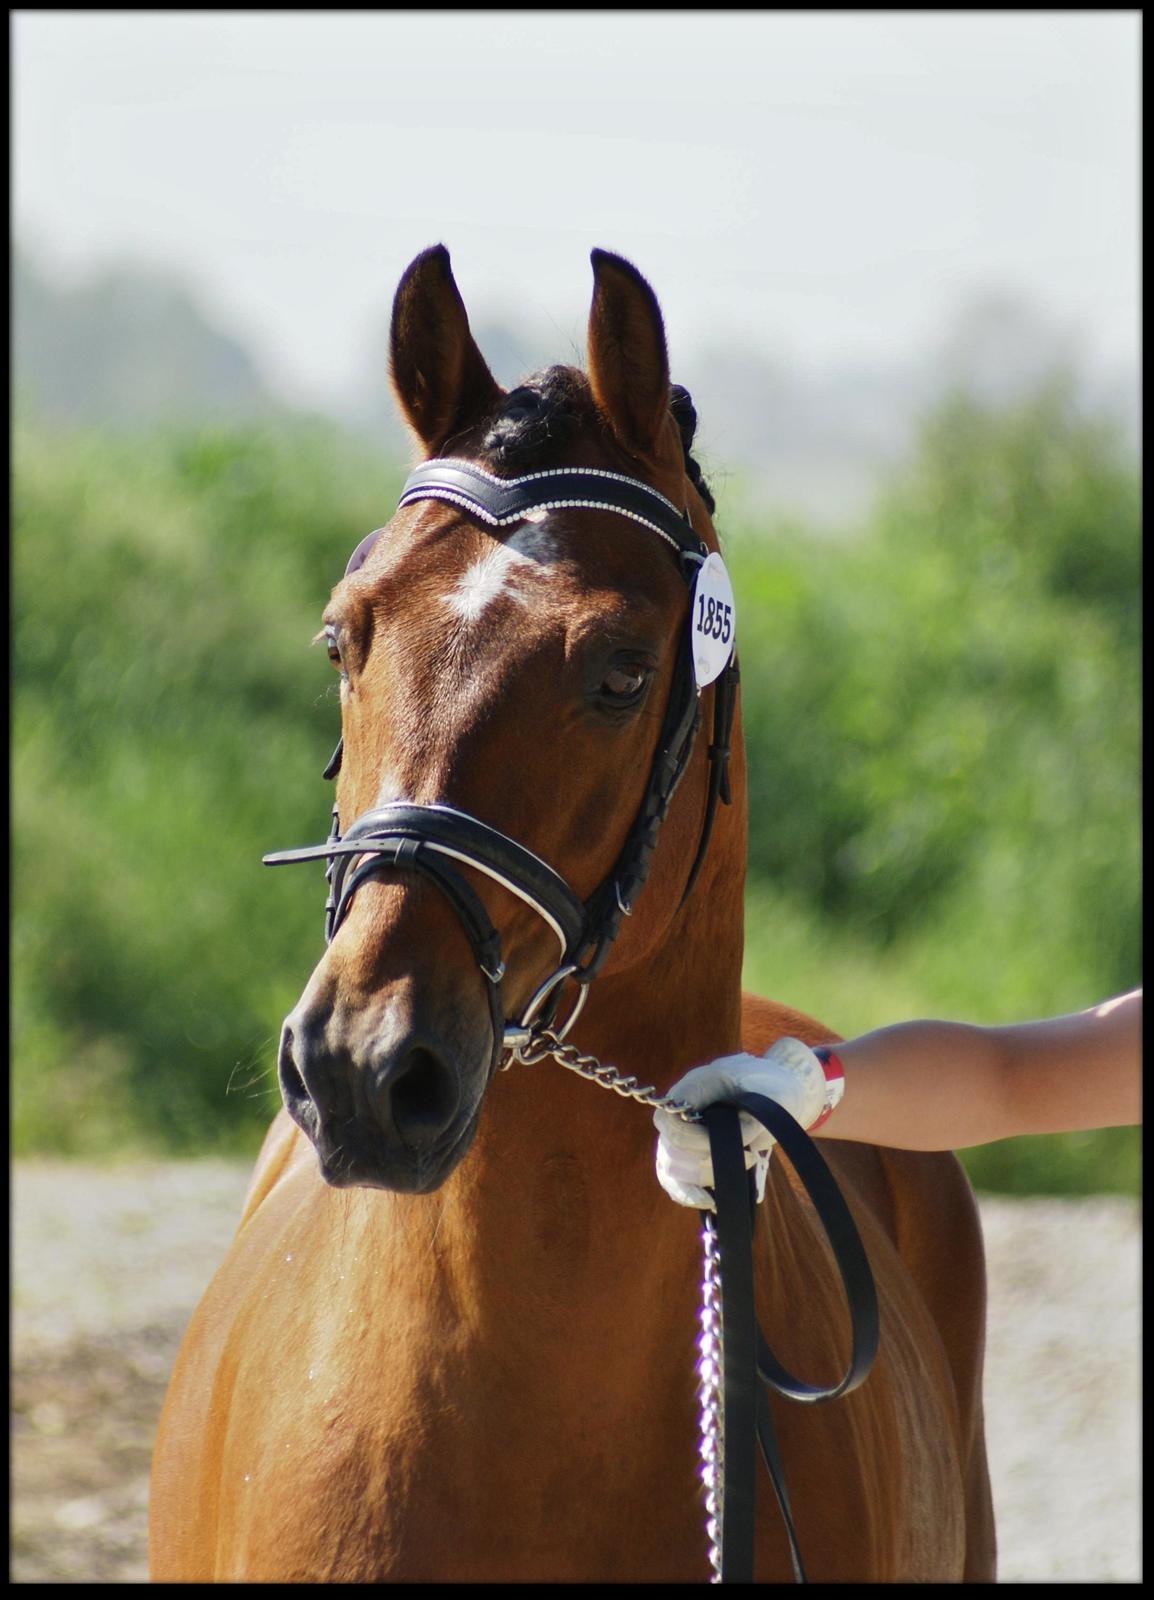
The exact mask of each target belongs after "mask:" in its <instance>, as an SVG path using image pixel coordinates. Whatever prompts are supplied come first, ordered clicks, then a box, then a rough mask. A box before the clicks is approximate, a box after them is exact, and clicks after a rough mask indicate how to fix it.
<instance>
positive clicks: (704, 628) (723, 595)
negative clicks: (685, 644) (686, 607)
mask: <svg viewBox="0 0 1154 1600" xmlns="http://www.w3.org/2000/svg"><path fill="white" fill-rule="evenodd" d="M734 626H735V624H734V616H733V585H732V584H731V583H730V581H729V573H728V572H726V570H725V562H724V561H723V560H722V559H721V556H720V555H719V554H718V553H717V551H716V550H714V551H713V553H712V554H711V555H709V556H707V557H706V559H705V561H703V562H702V564H701V567H700V569H699V571H698V574H697V581H696V583H695V584H694V585H693V601H692V609H691V610H690V613H689V633H690V643H691V645H692V647H693V676H694V679H695V681H696V683H697V687H698V688H699V689H704V688H705V685H706V684H707V683H712V682H713V680H714V678H717V677H720V675H721V674H722V673H723V672H724V671H725V668H726V666H727V665H728V663H729V658H730V656H731V655H732V654H733V645H734Z"/></svg>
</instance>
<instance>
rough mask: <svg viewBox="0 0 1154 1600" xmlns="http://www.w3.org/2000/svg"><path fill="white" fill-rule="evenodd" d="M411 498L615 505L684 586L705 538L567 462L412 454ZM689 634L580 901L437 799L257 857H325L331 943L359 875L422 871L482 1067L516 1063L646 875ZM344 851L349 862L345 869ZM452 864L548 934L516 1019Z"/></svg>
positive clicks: (619, 484)
mask: <svg viewBox="0 0 1154 1600" xmlns="http://www.w3.org/2000/svg"><path fill="white" fill-rule="evenodd" d="M418 500H444V501H448V502H449V503H451V504H453V505H457V506H460V507H461V508H462V509H464V510H466V511H468V512H470V513H471V514H472V515H474V516H476V517H479V518H480V519H481V521H482V522H485V523H487V524H488V525H489V526H490V527H493V528H501V527H506V526H508V525H510V524H512V523H515V522H521V521H523V520H524V519H525V518H526V517H527V516H528V515H529V514H530V513H531V512H539V511H555V510H562V509H569V508H584V509H591V510H604V511H615V512H618V513H619V514H620V515H621V516H625V517H629V518H630V519H631V520H633V521H634V522H639V523H641V524H642V525H643V526H645V527H647V528H649V529H651V530H652V531H653V532H654V533H656V534H657V535H658V536H659V537H660V538H662V539H663V540H664V541H665V542H666V543H667V544H668V545H670V546H671V547H672V549H673V551H674V553H675V555H676V557H677V560H678V566H679V570H680V571H681V574H682V576H683V577H684V579H685V582H686V586H687V588H689V589H693V587H694V585H695V584H696V582H697V575H698V572H699V570H700V569H701V568H702V566H703V564H704V563H705V562H706V561H707V559H708V557H709V549H708V546H707V545H706V544H705V542H704V541H703V540H702V539H699V538H698V536H697V534H696V533H695V532H694V530H693V525H692V523H691V522H690V520H689V513H688V511H686V512H681V511H678V509H677V507H676V506H675V505H674V504H673V502H672V501H671V500H668V499H667V498H666V497H665V495H663V494H661V493H660V492H659V491H658V490H656V489H653V488H651V487H650V486H649V485H648V484H647V483H643V482H642V481H641V480H640V479H639V478H629V477H626V476H625V475H624V474H622V473H619V472H610V471H607V470H603V469H601V468H597V467H566V468H558V469H554V470H549V471H543V472H531V473H527V474H526V475H525V476H523V477H519V478H499V477H496V476H495V475H494V474H493V473H491V472H487V471H485V469H484V468H483V467H479V466H477V464H476V463H475V462H472V461H464V460H457V459H455V458H443V459H440V458H439V459H435V460H432V461H426V462H424V463H423V464H422V465H421V466H419V467H417V469H416V470H415V471H414V472H412V473H410V475H409V477H408V479H407V480H406V482H405V486H404V488H403V489H402V491H401V497H400V502H399V504H400V505H401V506H407V505H412V504H413V503H414V502H415V501H418ZM383 531H384V530H383V529H380V528H378V529H377V530H376V531H375V532H374V533H371V534H369V536H368V537H367V538H366V539H363V540H362V541H361V543H360V544H359V545H358V546H357V548H356V550H354V552H353V554H352V557H351V558H350V560H349V564H348V566H347V568H346V569H345V576H346V577H347V576H348V575H349V573H351V572H355V571H356V570H357V569H358V568H359V567H360V566H361V565H362V564H363V563H364V560H365V558H366V557H367V555H368V553H369V551H370V550H371V549H372V547H373V545H374V544H375V542H376V540H377V539H378V538H379V537H380V535H381V533H383ZM691 632H692V617H691V619H690V626H688V627H686V628H685V629H683V630H682V636H681V642H680V645H679V649H678V657H677V663H676V666H675V669H674V674H673V684H672V688H671V690H670V695H669V701H668V704H667V706H666V710H665V717H664V720H663V723H662V727H661V735H660V737H659V739H658V742H657V752H656V755H655V758H654V762H653V767H652V769H651V771H650V775H649V782H648V784H647V785H646V789H645V793H644V795H643V797H642V801H641V806H640V808H639V810H638V813H637V816H636V818H635V820H634V822H633V826H632V827H631V828H630V830H629V833H628V834H627V836H626V838H625V841H624V843H623V845H622V847H621V850H620V852H619V854H618V857H617V860H616V862H615V864H614V866H613V868H612V870H611V871H610V873H609V875H608V876H607V877H606V879H605V880H604V882H603V883H602V884H601V885H600V886H599V887H598V888H597V889H595V890H594V891H593V893H592V895H590V897H589V899H588V900H586V901H584V902H582V901H581V900H579V899H578V897H577V895H576V894H574V892H573V890H572V889H571V888H570V887H569V885H568V883H566V881H565V879H564V878H562V877H561V876H560V874H559V873H557V872H555V871H554V870H553V868H552V867H550V866H549V865H548V864H547V863H546V862H544V861H542V860H541V858H540V857H539V856H537V855H534V853H533V852H532V851H531V850H528V849H526V848H525V846H524V845H522V844H520V843H518V841H517V840H516V839H511V838H510V837H509V835H508V834H506V833H502V832H501V831H500V830H499V829H497V828H494V827H491V826H490V825H489V824H488V823H485V822H481V821H480V820H479V819H478V818H476V817H473V816H470V815H469V814H468V813H467V812H464V811H459V810H457V809H456V808H455V807H453V806H447V805H416V804H412V803H410V802H407V801H406V802H401V801H398V802H396V803H394V804H390V805H385V806H379V807H377V808H376V809H374V810H372V811H366V812H365V813H364V815H363V816H360V817H358V818H357V820H356V821H355V822H354V823H353V824H352V825H351V826H350V827H349V828H348V829H347V830H346V831H345V832H344V833H343V834H342V833H341V831H340V818H339V816H338V814H337V808H336V807H335V806H334V807H333V827H332V832H331V834H330V836H329V838H328V840H327V841H326V842H325V843H324V844H323V845H321V844H318V845H307V846H305V847H304V848H303V849H300V850H281V851H277V852H276V853H275V854H273V855H267V856H265V858H264V860H265V863H266V865H268V866H283V865H285V864H286V863H289V862H294V861H311V860H318V859H327V861H328V863H329V865H328V873H327V875H328V882H329V894H328V900H327V902H326V906H325V938H326V940H328V941H330V942H331V941H332V939H334V938H335V937H336V934H337V930H338V929H339V928H340V926H341V923H342V922H343V920H344V918H345V915H346V914H347V912H348V909H349V905H350V903H351V901H352V898H353V896H354V895H355V894H356V891H357V889H358V888H359V887H360V886H361V884H362V883H364V882H366V881H367V880H368V879H370V878H376V877H380V876H381V875H383V874H385V873H388V872H395V871H397V870H399V869H408V870H410V871H415V872H419V873H422V874H423V875H424V876H426V877H428V878H430V879H431V880H432V881H433V883H434V884H436V886H437V888H438V889H440V891H441V893H442V894H444V896H445V897H446V899H447V900H448V901H449V903H450V904H451V905H452V907H453V909H454V910H455V911H456V913H457V916H458V918H459V919H460V921H461V923H462V926H463V927H464V929H465V931H466V933H467V934H468V936H469V939H470V942H471V944H472V946H473V950H474V953H475V955H476V958H477V965H478V967H479V968H480V971H481V974H482V976H483V978H484V979H485V982H486V985H487V991H488V1000H489V1012H490V1016H491V1019H492V1026H493V1056H492V1065H493V1066H494V1067H495V1066H497V1065H498V1064H499V1063H500V1062H501V1059H502V1057H503V1056H506V1055H509V1056H510V1058H511V1059H516V1058H517V1056H518V1054H519V1052H520V1051H521V1050H522V1049H523V1048H524V1047H525V1046H526V1045H527V1044H528V1042H529V1040H530V1039H531V1038H532V1037H533V1034H534V1031H535V1030H538V1031H539V1030H541V1029H544V1028H552V1027H553V1024H554V1022H555V1019H556V1013H557V1007H558V1004H559V1001H560V995H561V989H562V987H563V986H564V984H565V983H566V982H567V981H568V980H572V981H573V982H574V983H575V984H577V985H578V994H577V998H576V1002H575V1003H574V1005H573V1008H572V1010H571V1011H570V1013H569V1015H568V1017H567V1018H566V1019H565V1021H564V1023H563V1024H562V1025H558V1026H557V1028H556V1030H555V1036H556V1037H557V1038H564V1036H565V1034H566V1033H567V1032H568V1031H569V1029H570V1028H571V1027H572V1026H573V1023H574V1022H575V1021H576V1019H577V1016H578V1014H579V1012H580V1010H581V1007H582V1005H583V1004H584V1001H585V997H586V994H587V992H588V985H589V983H590V982H591V981H592V979H593V978H595V977H596V975H597V973H598V972H599V971H600V970H601V966H602V964H603V962H604V961H605V958H606V956H607V955H608V953H609V949H610V946H611V945H612V943H613V941H614V939H615V938H616V937H617V933H618V931H619V929H620V927H621V922H622V919H623V918H624V917H626V916H628V915H629V914H630V912H631V911H632V909H633V903H634V901H635V900H636V898H637V895H638V894H639V893H640V892H641V889H642V887H643V885H644V883H645V880H646V878H647V877H648V875H649V867H650V863H651V861H652V858H653V852H654V849H655V847H656V844H657V836H658V833H659V831H660V828H661V824H662V822H663V821H664V820H665V816H666V813H667V811H668V810H669V804H670V801H671V800H672V799H673V796H674V793H675V792H676V790H677V786H678V784H679V783H680V782H681V779H682V777H683V776H684V774H685V769H686V767H687V766H688V764H689V758H690V756H691V755H692V753H693V746H694V741H695V739H696V735H697V730H698V726H699V724H700V720H701V711H700V700H699V696H700V693H701V690H700V689H699V687H698V683H697V679H696V675H695V671H694V661H693V653H692V639H691ZM738 677H739V673H738V666H737V660H736V655H735V654H733V653H731V654H730V656H729V659H728V661H727V663H726V666H725V667H724V669H723V670H722V671H721V673H720V675H719V676H718V677H717V679H716V683H715V687H714V722H713V740H712V743H711V745H710V750H709V760H710V779H709V793H708V799H707V802H706V810H705V817H704V820H703V823H702V831H701V839H700V842H699V844H698V849H697V854H696V856H695V858H694V862H693V865H692V867H691V868H690V871H689V876H688V879H687V881H686V885H685V889H684V891H683V894H682V903H684V900H685V897H686V896H687V895H688V894H689V892H690V890H691V889H692V887H693V884H694V882H695V881H696V878H697V874H698V871H699V870H700V867H701V863H702V861H703V860H704V857H705V851H706V847H707V845H708V843H709V836H710V832H711V830H712V827H713V819H714V814H715V812H716V808H717V803H718V800H721V801H722V802H725V803H728V801H729V751H730V738H731V733H732V728H733V716H734V708H735V706H736V702H737V684H738ZM342 746H343V741H342V743H341V744H338V745H337V748H336V750H335V752H334V754H333V758H332V760H331V761H330V762H329V764H328V766H327V767H326V769H325V777H326V778H331V777H335V776H336V774H337V773H338V772H339V770H340V764H341V755H342ZM354 860H355V861H356V865H355V867H352V870H351V871H350V866H351V865H352V863H353V861H354ZM461 866H465V867H471V868H473V869H474V870H475V871H478V872H481V873H483V874H484V875H485V876H486V877H488V878H491V879H493V880H494V881H495V882H497V883H499V884H501V885H502V886H503V887H504V888H506V889H508V890H510V891H511V892H512V893H513V894H515V895H517V896H518V898H519V899H521V900H523V901H524V902H525V903H526V904H527V905H529V906H530V907H532V909H533V910H534V911H535V912H536V913H537V914H538V916H539V917H541V919H542V920H543V921H544V922H545V923H547V924H548V926H549V928H550V929H551V930H552V932H553V934H554V935H555V936H556V938H557V941H558V945H559V950H558V962H557V966H556V967H555V968H554V970H553V971H552V973H551V974H549V976H547V977H546V978H545V980H544V982H543V983H542V984H541V985H540V986H539V987H538V989H537V991H536V993H535V994H534V995H533V996H532V998H531V999H530V1000H529V1003H528V1005H527V1006H526V1007H525V1009H524V1011H523V1012H522V1015H521V1018H520V1020H519V1021H517V1022H514V1023H508V1022H507V1021H506V1014H505V1008H504V1005H503V1003H502V997H501V979H502V977H503V975H504V972H505V965H504V961H503V959H502V956H501V940H500V935H499V934H498V932H497V930H496V929H495V928H494V927H493V925H492V923H491V922H490V920H489V917H488V914H487V913H486V911H485V908H484V906H483V904H482V903H481V900H480V897H479V896H478V895H477V893H476V891H475V890H474V889H473V888H472V886H471V885H470V884H469V883H468V881H467V880H466V878H465V877H464V875H463V874H462V872H461V871H460V867H461Z"/></svg>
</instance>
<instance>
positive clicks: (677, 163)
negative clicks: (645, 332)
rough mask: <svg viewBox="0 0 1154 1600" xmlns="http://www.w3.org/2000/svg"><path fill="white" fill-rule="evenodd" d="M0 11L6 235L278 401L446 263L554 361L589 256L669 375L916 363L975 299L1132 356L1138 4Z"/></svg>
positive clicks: (471, 294)
mask: <svg viewBox="0 0 1154 1600" xmlns="http://www.w3.org/2000/svg"><path fill="white" fill-rule="evenodd" d="M12 15H13V18H14V22H13V34H14V50H13V79H12V82H13V94H14V113H13V137H14V156H13V183H14V215H15V226H16V232H17V235H18V237H20V238H21V239H26V240H27V242H28V243H29V244H30V245H32V246H33V247H34V248H35V249H38V250H39V251H40V252H41V253H42V254H43V256H44V257H45V258H46V259H47V261H48V263H49V264H51V263H52V262H56V263H59V264H61V265H64V266H67V267H69V268H71V269H73V270H75V271H82V270H84V269H87V268H88V267H90V266H91V265H93V264H96V263H100V262H103V261H106V260H110V259H115V258H123V257H126V256H139V257H143V258H145V259H147V260H149V261H151V262H154V263H158V264H161V265H164V266H167V267H174V268H177V269H179V270H180V271H181V272H182V273H184V274H186V275H187V276H188V277H190V278H191V279H193V280H194V281H195V282H196V283H197V284H198V285H199V286H200V288H201V289H202V292H203V294H202V298H203V302H204V304H205V305H206V307H207V308H208V309H209V311H210V312H214V313H215V314H216V316H217V319H218V320H219V321H221V322H222V323H223V324H224V325H225V326H227V327H229V328H231V329H232V330H233V331H235V332H237V333H238V334H239V335H240V336H241V337H242V338H244V339H245V340H246V341H247V342H249V344H250V345H251V347H252V348H253V349H254V351H255V353H256V355H257V357H258V359H260V360H261V361H262V364H263V365H264V366H265V368H266V370H268V371H269V372H270V373H271V374H272V375H273V377H274V378H276V379H279V381H280V382H281V383H282V384H284V385H285V386H286V387H287V388H288V390H289V392H290V393H291V394H293V395H294V397H296V398H298V399H300V400H301V401H305V402H307V401H309V400H310V399H311V400H314V401H317V400H332V401H337V402H339V399H340V396H341V393H342V390H344V389H347V387H348V386H349V385H351V384H352V383H353V382H354V381H358V379H359V377H361V376H363V370H364V363H365V360H366V346H367V343H368V341H369V340H370V339H371V337H372V336H373V334H374V333H375V331H376V329H377V327H378V326H379V324H380V321H381V318H382V317H383V316H384V314H385V311H386V308H387V306H388V305H389V303H390V301H391V298H392V294H393V290H394V289H395V287H396V282H397V279H398V277H399V276H400V274H401V272H402V271H403V270H404V267H405V266H406V265H407V263H408V262H409V261H410V260H411V259H412V257H413V256H414V255H416V254H417V252H418V251H420V250H421V249H423V248H424V247H425V246H426V245H429V244H432V243H434V242H437V241H443V242H444V243H445V244H447V245H448V247H449V249H450V251H451V252H452V258H453V267H454V272H455V275H456V277H457V281H458V283H459V284H460V286H461V289H462V292H463V294H464V296H465V300H466V304H467V305H468V306H469V309H470V312H471V314H472V316H473V320H474V321H475V322H476V321H478V320H480V319H481V318H483V317H485V316H486V315H492V314H494V313H502V314H507V315H508V314H512V315H518V314H521V315H524V316H525V317H526V318H528V319H530V320H531V321H532V322H533V323H535V324H540V325H543V326H544V327H545V328H547V329H552V330H553V331H554V333H555V335H556V340H555V348H554V349H553V351H552V354H553V355H554V356H555V357H556V358H557V359H562V360H563V359H572V356H573V346H574V344H577V345H578V346H581V345H583V339H584V325H585V319H586V317H587V314H588V305H589V294H590V286H591V274H590V268H589V251H590V249H591V248H592V247H593V246H594V245H599V246H602V247H604V248H607V249H611V250H616V251H618V252H620V253H621V254H623V255H626V256H628V257H629V258H630V259H631V260H633V261H634V262H635V263H636V264H637V266H638V267H640V268H641V270H642V271H643V272H644V273H645V274H646V275H647V276H648V277H649V279H650V281H651V282H652V283H653V285H654V287H655V288H656V290H657V292H658V295H659V297H660V299H661V302H662V306H663V308H664V311H665V315H666V322H667V326H668V330H669V337H670V345H671V350H672V351H674V352H675V353H676V352H677V351H682V352H685V351H687V350H689V349H692V348H695V347H700V346H701V345H703V344H705V343H708V342H711V341H719V340H727V341H732V340H738V341H741V342H745V343H747V344H748V345H750V346H751V347H754V348H758V349H764V350H765V351H767V352H769V353H773V354H777V355H783V356H785V357H787V358H791V359H793V360H796V361H797V362H799V363H803V364H810V365H825V364H833V365H838V364H845V363H849V364H852V363H854V362H857V361H869V360H873V359H877V358H881V359H883V360H884V359H886V358H889V357H899V358H901V357H907V356H912V355H914V354H916V352H917V351H918V349H919V347H924V346H925V345H926V344H927V342H931V341H933V340H935V339H937V338H938V337H940V334H941V331H942V328H943V325H944V323H945V322H946V321H947V320H948V318H949V315H950V313H951V311H952V310H954V309H955V308H956V307H957V306H958V305H959V303H961V302H962V301H963V300H964V298H965V297H966V295H967V294H968V293H969V292H971V291H974V290H981V289H987V288H991V287H997V288H1003V289H1011V290H1017V291H1021V292H1023V293H1026V294H1028V295H1030V296H1031V297H1033V298H1034V299H1035V300H1036V301H1037V303H1038V304H1039V306H1040V308H1041V309H1043V310H1044V311H1045V312H1047V313H1048V314H1049V315H1051V316H1053V317H1055V318H1056V319H1058V320H1059V321H1061V322H1062V323H1064V324H1066V325H1068V326H1070V327H1072V328H1073V329H1074V330H1076V332H1077V333H1078V334H1079V335H1080V336H1081V339H1082V343H1083V346H1084V348H1085V350H1086V352H1087V354H1088V357H1089V359H1090V360H1091V361H1092V362H1093V363H1095V364H1099V363H1100V364H1101V365H1103V366H1107V367H1112V368H1115V369H1117V368H1119V367H1121V368H1122V369H1124V370H1127V371H1132V370H1133V369H1134V368H1135V366H1136V363H1137V348H1138V315H1139V313H1138V303H1139V302H1138V293H1139V291H1138V283H1139V256H1138V249H1139V246H1138V218H1139V201H1138V192H1139V166H1138V159H1139V51H1140V21H1139V13H1138V12H1137V11H1133V10H1131V11H1076V12H1070V11H1035V12H1014V11H1008V12H994V11H978V12H964V11H945V12H933V11H925V12H915V13H904V12H902V13H898V12H885V11H873V12H856V13H855V12H836V11H826V12H817V13H812V12H809V13H801V12H796V13H795V12H756V11H736V12H725V11H709V12H701V11H671V12H661V11H645V12H630V11H625V12H607V11H595V12H582V11H548V12H542V11H530V12H525V11H516V12H511V11H460V12H457V11H420V12H409V11H353V12H341V11H325V12H310V11H306V12H290V11H285V12H278V11H265V12H210V11H201V12H195V11H193V12H179V11H178V12H161V11H155V12H117V11H105V12H100V11H96V12H67V11H39V12H36V11H27V12H26V11H19V10H17V11H16V12H15V13H12ZM675 365H676V360H675Z"/></svg>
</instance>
